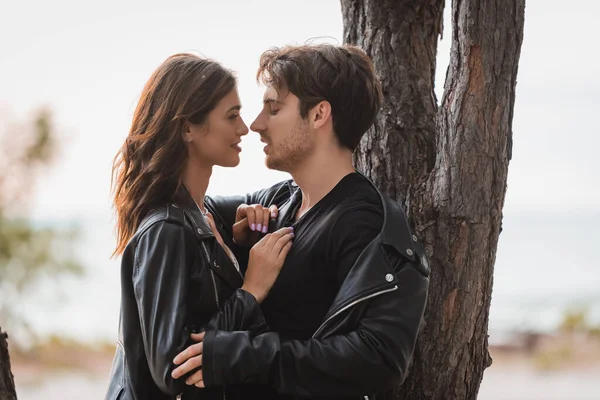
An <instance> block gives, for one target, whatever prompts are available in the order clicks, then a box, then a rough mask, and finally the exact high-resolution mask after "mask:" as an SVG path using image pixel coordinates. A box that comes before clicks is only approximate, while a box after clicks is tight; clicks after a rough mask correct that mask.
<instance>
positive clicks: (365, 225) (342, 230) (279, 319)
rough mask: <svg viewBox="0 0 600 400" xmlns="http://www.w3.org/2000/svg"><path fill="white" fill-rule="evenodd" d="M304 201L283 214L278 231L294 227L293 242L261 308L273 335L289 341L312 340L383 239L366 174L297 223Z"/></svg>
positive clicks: (344, 183)
mask: <svg viewBox="0 0 600 400" xmlns="http://www.w3.org/2000/svg"><path fill="white" fill-rule="evenodd" d="M301 202H302V192H301V191H300V190H299V189H298V190H297V191H296V192H295V193H294V195H292V196H291V198H290V199H289V200H288V201H287V202H286V204H283V205H282V206H281V207H280V209H281V210H282V211H283V210H284V209H288V211H286V212H282V217H284V216H286V217H287V218H279V219H278V221H277V224H276V226H275V227H274V228H275V229H279V228H281V227H283V226H293V227H294V234H295V236H294V242H293V245H292V249H291V251H290V253H289V254H288V256H287V258H286V260H285V263H284V265H283V268H282V270H281V273H280V274H279V277H278V278H277V280H276V281H275V284H274V285H273V288H272V289H271V291H270V292H269V295H268V297H267V298H266V299H265V300H264V302H263V303H262V305H261V308H262V311H263V314H264V315H265V318H266V321H267V323H268V324H269V327H270V329H271V330H272V331H275V332H278V333H279V334H280V336H281V338H282V339H283V340H285V339H299V340H304V339H309V338H310V337H311V336H312V335H313V334H314V333H315V331H316V330H317V329H318V328H319V326H320V325H321V323H322V322H323V319H324V317H325V314H326V313H327V311H328V310H329V307H330V306H331V304H332V303H333V300H334V298H335V296H336V294H337V292H338V290H339V288H340V285H341V284H342V282H343V281H344V279H345V278H346V275H347V274H348V271H349V270H350V269H351V268H352V266H353V265H354V262H355V261H356V259H357V258H358V256H359V255H360V253H361V252H362V251H363V250H364V248H365V247H366V246H367V245H368V244H369V243H370V242H371V241H372V240H373V239H374V238H375V237H376V236H377V235H378V234H379V232H380V231H381V227H382V225H383V208H382V204H381V200H380V197H379V194H378V193H377V192H376V190H375V189H374V188H373V186H372V185H371V184H370V183H369V182H368V181H367V180H366V178H364V177H363V176H362V175H360V174H357V173H351V174H349V175H346V176H345V177H344V178H343V179H342V180H341V181H340V182H339V183H338V184H337V185H336V186H335V187H334V188H333V189H332V190H331V191H330V192H329V193H328V194H327V195H326V196H325V197H323V198H322V199H321V200H320V201H319V202H318V203H317V204H315V205H314V206H313V207H312V208H311V209H309V210H308V211H307V212H306V213H305V214H304V215H302V217H300V218H299V219H298V220H295V215H296V211H297V210H298V207H299V206H300V204H301Z"/></svg>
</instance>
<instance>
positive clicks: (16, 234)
mask: <svg viewBox="0 0 600 400" xmlns="http://www.w3.org/2000/svg"><path fill="white" fill-rule="evenodd" d="M6 119H7V118H5V116H2V115H0V128H1V130H0V326H2V327H3V329H4V330H7V331H12V333H13V334H12V338H13V339H17V340H18V339H19V338H18V334H19V333H21V334H23V333H29V334H31V333H32V331H31V330H30V329H29V327H28V325H27V320H26V318H24V315H23V314H24V313H23V311H22V307H21V304H22V301H23V299H24V296H27V295H30V294H31V292H35V288H36V284H38V283H40V282H41V281H42V280H44V281H46V280H54V279H56V278H58V277H60V276H64V275H81V274H82V272H83V269H82V267H81V265H80V264H79V262H78V261H77V258H76V256H75V253H74V244H75V242H76V240H77V237H78V234H79V233H78V230H77V229H76V228H57V227H52V226H47V227H44V226H40V224H36V223H34V221H32V220H31V218H30V215H29V207H30V203H31V200H32V194H33V190H32V189H33V188H34V186H35V183H36V182H37V181H38V180H41V179H44V174H45V173H47V171H48V170H49V167H50V166H51V164H52V162H53V161H54V160H55V159H56V156H57V153H58V149H59V146H58V139H57V135H56V133H55V131H54V129H53V124H52V116H51V113H50V112H49V111H47V110H40V111H38V112H37V113H36V114H35V116H34V118H33V119H32V121H26V122H25V123H11V122H10V121H7V120H6ZM44 283H46V282H44ZM15 333H16V334H17V337H15Z"/></svg>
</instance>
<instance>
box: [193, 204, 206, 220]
mask: <svg viewBox="0 0 600 400" xmlns="http://www.w3.org/2000/svg"><path fill="white" fill-rule="evenodd" d="M194 203H195V204H196V207H198V210H200V212H201V213H202V215H204V216H205V217H206V216H207V215H208V211H206V210H203V209H202V207H200V205H199V204H198V203H196V200H194Z"/></svg>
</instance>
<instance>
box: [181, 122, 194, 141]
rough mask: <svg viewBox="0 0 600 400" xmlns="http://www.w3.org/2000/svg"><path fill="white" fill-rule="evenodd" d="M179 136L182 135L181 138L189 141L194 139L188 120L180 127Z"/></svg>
mask: <svg viewBox="0 0 600 400" xmlns="http://www.w3.org/2000/svg"><path fill="white" fill-rule="evenodd" d="M181 136H182V137H183V140H184V141H186V142H188V143H190V142H191V141H192V140H194V138H193V136H192V130H191V128H190V124H189V123H188V122H185V123H184V124H183V127H182V129H181Z"/></svg>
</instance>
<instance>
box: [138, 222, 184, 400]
mask: <svg viewBox="0 0 600 400" xmlns="http://www.w3.org/2000/svg"><path fill="white" fill-rule="evenodd" d="M188 235H189V236H188ZM190 236H192V234H191V233H188V232H186V231H185V228H184V227H183V226H181V225H178V224H175V223H171V222H165V221H161V222H157V223H155V224H154V225H152V226H150V227H149V228H148V229H147V230H146V231H145V232H144V233H143V234H142V235H141V237H140V238H139V241H138V243H137V246H136V250H135V260H134V271H133V289H134V294H135V300H136V303H137V308H138V314H139V319H140V327H141V330H142V339H143V342H144V351H145V353H146V359H147V361H148V366H149V368H150V373H151V375H152V379H153V380H154V382H155V383H156V385H157V386H158V387H159V388H160V389H161V390H162V391H163V392H164V393H165V394H168V395H171V396H175V395H177V394H179V393H181V391H182V389H183V387H184V382H180V381H176V380H175V379H173V378H172V377H171V372H172V370H173V369H174V367H175V366H174V365H173V363H172V360H173V358H174V357H175V355H177V354H178V353H179V352H181V351H182V350H184V349H185V348H186V347H187V345H188V344H189V343H190V337H189V335H190V332H189V331H188V329H187V328H186V323H187V321H188V318H189V316H188V314H189V309H188V304H189V301H188V296H189V288H188V282H189V277H190V275H191V273H190V268H191V265H192V263H193V261H194V260H193V258H192V257H194V256H195V253H194V252H192V251H191V249H193V247H192V244H193V242H192V240H193V236H192V239H190Z"/></svg>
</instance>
